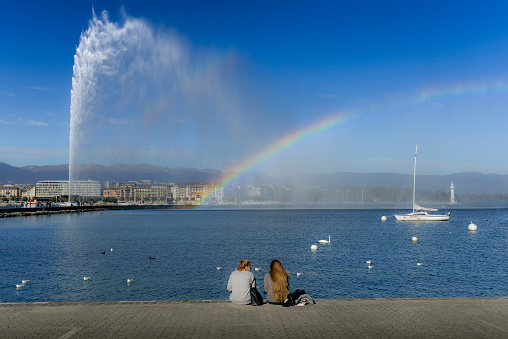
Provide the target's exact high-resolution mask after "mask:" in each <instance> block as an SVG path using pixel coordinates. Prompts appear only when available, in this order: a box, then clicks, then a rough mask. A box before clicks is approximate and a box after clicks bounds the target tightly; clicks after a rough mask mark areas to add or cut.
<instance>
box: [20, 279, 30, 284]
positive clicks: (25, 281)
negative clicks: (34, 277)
mask: <svg viewBox="0 0 508 339" xmlns="http://www.w3.org/2000/svg"><path fill="white" fill-rule="evenodd" d="M29 281H30V280H21V283H22V284H23V285H26V284H27V283H28V282H29Z"/></svg>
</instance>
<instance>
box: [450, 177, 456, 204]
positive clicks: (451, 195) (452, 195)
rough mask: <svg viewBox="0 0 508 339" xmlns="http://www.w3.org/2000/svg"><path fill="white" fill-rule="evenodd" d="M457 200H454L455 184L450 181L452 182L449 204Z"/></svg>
mask: <svg viewBox="0 0 508 339" xmlns="http://www.w3.org/2000/svg"><path fill="white" fill-rule="evenodd" d="M456 203H457V202H456V201H455V186H453V181H452V184H451V185H450V204H456Z"/></svg>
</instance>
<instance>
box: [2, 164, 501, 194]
mask: <svg viewBox="0 0 508 339" xmlns="http://www.w3.org/2000/svg"><path fill="white" fill-rule="evenodd" d="M224 174H225V173H224V172H222V171H220V170H216V169H198V168H186V167H176V168H171V167H166V166H160V165H150V164H144V163H141V164H135V165H129V164H113V165H98V164H86V165H80V170H79V173H77V175H76V179H79V180H96V181H100V182H102V183H104V182H105V181H116V182H120V183H122V182H128V181H140V180H150V181H151V182H152V183H170V182H172V183H181V182H208V183H213V182H219V181H220V180H221V178H222V177H223V175H224ZM68 178H69V165H68V164H60V165H44V166H37V165H30V166H24V167H15V166H11V165H9V164H7V163H5V162H0V184H9V183H12V184H35V183H37V182H38V181H41V180H68ZM412 181H413V176H412V174H400V173H390V172H384V173H379V172H377V173H355V172H335V173H321V174H309V173H304V174H291V175H283V176H278V177H271V176H268V175H266V174H263V173H261V172H249V173H247V174H245V175H244V176H243V177H242V183H247V184H253V185H261V184H271V185H286V186H290V185H301V186H321V187H343V186H357V187H393V188H408V187H410V188H411V189H412V185H413V182H412ZM452 182H453V183H454V186H455V188H456V193H458V194H506V193H508V175H503V174H495V173H488V174H484V173H481V172H462V173H452V174H446V175H417V189H424V190H430V191H432V190H436V191H449V189H450V184H451V183H452Z"/></svg>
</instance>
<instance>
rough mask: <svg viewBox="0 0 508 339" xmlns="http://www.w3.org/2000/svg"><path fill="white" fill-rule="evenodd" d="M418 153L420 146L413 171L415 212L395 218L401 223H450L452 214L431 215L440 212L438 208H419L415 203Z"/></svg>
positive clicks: (416, 151)
mask: <svg viewBox="0 0 508 339" xmlns="http://www.w3.org/2000/svg"><path fill="white" fill-rule="evenodd" d="M417 153H418V145H416V150H415V166H414V171H413V212H411V213H405V214H395V218H396V219H397V220H401V221H448V220H450V213H445V214H431V213H429V212H436V211H438V209H437V208H426V207H422V206H419V205H418V204H417V203H416V202H415V197H416V154H417Z"/></svg>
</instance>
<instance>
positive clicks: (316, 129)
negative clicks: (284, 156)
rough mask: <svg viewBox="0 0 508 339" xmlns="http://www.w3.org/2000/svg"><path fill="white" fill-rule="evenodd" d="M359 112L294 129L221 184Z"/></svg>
mask: <svg viewBox="0 0 508 339" xmlns="http://www.w3.org/2000/svg"><path fill="white" fill-rule="evenodd" d="M356 116H357V114H355V113H350V114H331V115H328V116H326V117H324V118H322V119H321V120H318V121H317V122H315V123H313V124H312V125H309V126H307V127H305V128H303V129H300V130H296V131H293V132H291V133H289V134H287V135H286V136H284V137H282V138H280V139H279V140H277V141H276V142H274V143H272V144H271V145H269V146H268V147H267V148H265V149H264V150H262V151H260V152H259V153H256V154H254V155H253V156H252V157H250V158H247V159H246V160H244V161H243V162H242V163H240V164H239V165H237V166H236V167H235V168H233V169H232V170H231V171H228V172H227V173H226V174H225V175H224V176H223V177H222V179H221V180H220V183H219V186H220V187H221V188H222V189H223V190H224V189H227V188H228V187H231V186H232V185H233V184H234V183H236V182H238V181H239V180H240V179H242V178H243V177H244V176H245V175H246V174H247V173H248V172H250V171H253V170H255V169H256V168H258V167H260V166H261V165H263V164H265V163H266V162H267V161H268V160H269V159H271V158H272V157H274V156H275V155H276V154H279V153H280V152H281V151H283V150H285V149H288V148H290V147H292V146H294V145H295V144H296V143H298V142H301V141H303V140H306V139H308V138H310V137H312V136H315V135H317V134H320V133H322V132H324V131H327V130H330V129H332V128H335V127H338V126H342V125H344V124H345V123H346V122H348V121H351V120H353V118H355V117H356ZM214 197H215V193H210V194H208V195H207V196H205V197H204V198H203V200H202V202H201V206H206V205H207V204H208V203H209V202H210V201H211V200H212V199H213V198H214Z"/></svg>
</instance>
